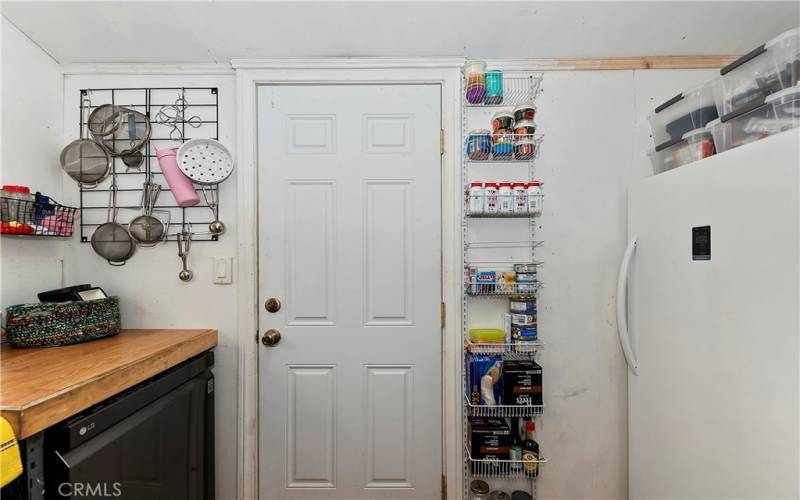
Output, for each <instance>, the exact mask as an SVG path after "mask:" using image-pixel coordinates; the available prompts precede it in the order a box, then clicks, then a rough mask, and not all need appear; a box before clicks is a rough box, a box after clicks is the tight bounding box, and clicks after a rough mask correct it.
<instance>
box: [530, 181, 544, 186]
mask: <svg viewBox="0 0 800 500" xmlns="http://www.w3.org/2000/svg"><path fill="white" fill-rule="evenodd" d="M528 185H529V186H541V185H542V182H541V181H531V182H529V183H528Z"/></svg>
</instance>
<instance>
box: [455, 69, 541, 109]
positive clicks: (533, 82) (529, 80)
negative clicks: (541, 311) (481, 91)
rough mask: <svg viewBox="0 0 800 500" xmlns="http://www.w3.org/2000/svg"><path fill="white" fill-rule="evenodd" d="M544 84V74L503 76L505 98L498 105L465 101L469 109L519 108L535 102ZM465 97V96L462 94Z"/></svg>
mask: <svg viewBox="0 0 800 500" xmlns="http://www.w3.org/2000/svg"><path fill="white" fill-rule="evenodd" d="M541 84H542V74H541V73H536V74H532V75H527V76H507V75H504V76H503V98H502V100H501V101H500V102H498V103H490V104H487V103H485V102H482V103H476V104H471V103H469V102H467V101H466V100H465V101H464V106H465V107H467V108H503V107H509V106H518V105H520V104H527V103H530V102H533V101H534V99H536V96H537V95H539V89H540V87H541ZM462 95H463V94H462Z"/></svg>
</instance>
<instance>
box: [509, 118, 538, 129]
mask: <svg viewBox="0 0 800 500" xmlns="http://www.w3.org/2000/svg"><path fill="white" fill-rule="evenodd" d="M519 127H533V128H536V123H535V122H534V121H533V120H520V121H518V122H517V123H515V124H514V128H519Z"/></svg>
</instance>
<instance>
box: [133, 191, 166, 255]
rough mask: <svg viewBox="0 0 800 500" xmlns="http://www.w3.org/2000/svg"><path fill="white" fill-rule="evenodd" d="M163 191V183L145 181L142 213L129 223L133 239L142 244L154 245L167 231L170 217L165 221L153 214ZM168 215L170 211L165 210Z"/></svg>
mask: <svg viewBox="0 0 800 500" xmlns="http://www.w3.org/2000/svg"><path fill="white" fill-rule="evenodd" d="M160 193H161V185H160V184H153V183H152V182H150V181H149V180H148V181H145V183H144V186H143V187H142V215H139V216H138V217H135V218H134V219H133V220H132V221H131V222H130V223H129V224H128V231H130V233H131V236H133V239H135V240H136V241H138V242H139V244H141V245H142V246H153V245H155V244H156V243H158V242H159V241H161V240H162V239H164V236H165V235H166V232H167V227H168V226H169V219H167V222H166V223H164V222H162V221H161V219H159V218H158V217H154V216H153V207H155V205H156V201H157V200H158V195H159V194H160ZM165 213H166V214H167V216H168V215H169V212H168V211H167V212H165Z"/></svg>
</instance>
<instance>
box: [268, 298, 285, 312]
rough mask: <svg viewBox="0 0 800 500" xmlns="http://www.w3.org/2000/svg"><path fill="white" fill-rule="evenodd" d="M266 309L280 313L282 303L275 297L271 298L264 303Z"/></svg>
mask: <svg viewBox="0 0 800 500" xmlns="http://www.w3.org/2000/svg"><path fill="white" fill-rule="evenodd" d="M264 309H266V310H267V312H271V313H275V312H278V311H280V310H281V301H280V300H278V299H276V298H274V297H272V298H269V299H267V301H266V302H264Z"/></svg>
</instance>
